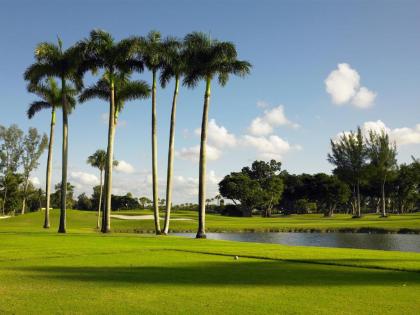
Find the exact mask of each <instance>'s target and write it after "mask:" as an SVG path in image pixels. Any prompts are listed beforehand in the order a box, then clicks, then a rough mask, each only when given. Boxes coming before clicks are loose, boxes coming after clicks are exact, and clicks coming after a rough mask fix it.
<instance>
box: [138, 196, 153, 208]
mask: <svg viewBox="0 0 420 315" xmlns="http://www.w3.org/2000/svg"><path fill="white" fill-rule="evenodd" d="M152 203H153V202H152V200H150V199H149V198H147V197H140V198H139V204H140V207H141V209H146V207H149V206H150V205H151V204H152Z"/></svg>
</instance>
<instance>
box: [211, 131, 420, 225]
mask: <svg viewBox="0 0 420 315" xmlns="http://www.w3.org/2000/svg"><path fill="white" fill-rule="evenodd" d="M396 155H397V149H396V145H395V143H392V142H391V141H390V139H389V136H388V135H387V134H386V133H385V131H379V132H375V131H370V132H369V133H368V134H367V135H366V136H364V135H363V134H362V131H361V129H360V128H358V129H357V130H356V131H351V132H349V133H343V134H342V135H340V136H339V137H338V138H337V139H332V140H331V153H329V154H328V161H329V162H330V163H331V164H332V165H334V166H335V168H334V169H333V174H332V175H328V174H325V173H318V174H314V175H311V174H299V175H294V174H289V173H288V172H287V171H285V170H283V171H282V170H281V163H280V162H277V161H275V160H272V161H270V162H264V161H255V162H254V163H253V164H252V166H251V167H244V168H242V170H241V171H240V172H232V173H230V174H229V175H226V176H225V177H224V178H223V180H222V181H221V182H220V183H219V191H220V194H221V195H222V196H223V197H224V198H227V199H229V200H231V202H232V204H231V205H226V206H225V207H224V208H223V209H220V210H221V212H222V213H225V214H228V215H240V216H251V215H252V213H255V212H256V213H260V214H262V215H263V216H266V217H270V216H271V215H272V213H273V211H274V212H276V213H282V214H292V213H316V212H321V213H324V215H325V216H332V215H333V214H334V212H341V213H348V214H351V215H352V216H353V217H354V218H359V217H361V216H362V214H363V213H369V212H373V213H378V214H380V216H382V217H386V216H387V215H388V212H393V213H398V214H400V213H406V212H412V211H418V210H419V209H420V160H418V159H415V158H414V157H413V158H412V162H411V163H408V164H406V163H405V164H401V165H397V160H396Z"/></svg>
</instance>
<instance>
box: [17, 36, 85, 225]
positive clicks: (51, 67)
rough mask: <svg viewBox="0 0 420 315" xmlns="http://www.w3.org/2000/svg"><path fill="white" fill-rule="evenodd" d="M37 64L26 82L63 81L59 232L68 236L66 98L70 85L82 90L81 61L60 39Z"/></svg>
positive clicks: (43, 50)
mask: <svg viewBox="0 0 420 315" xmlns="http://www.w3.org/2000/svg"><path fill="white" fill-rule="evenodd" d="M35 58H36V62H35V63H34V64H32V65H31V66H29V68H28V69H27V70H26V71H25V75H24V76H25V79H26V80H28V81H30V84H33V85H36V84H38V83H39V82H41V81H42V80H43V79H46V78H48V77H56V78H58V79H59V80H61V97H62V100H61V107H62V112H63V143H62V163H61V167H62V172H61V200H60V203H61V204H60V224H59V227H58V232H59V233H66V196H67V166H68V114H69V111H70V105H69V104H68V99H67V95H68V93H67V86H68V84H67V83H69V84H71V83H73V84H74V86H75V88H77V89H78V90H79V89H81V88H82V86H83V82H82V78H81V76H80V74H79V72H78V69H79V65H80V61H81V60H82V59H81V55H80V50H79V49H78V47H77V46H73V47H70V48H68V49H66V50H63V43H62V41H61V39H60V38H58V44H57V45H56V44H53V43H47V42H44V43H40V44H39V45H38V46H37V48H36V49H35Z"/></svg>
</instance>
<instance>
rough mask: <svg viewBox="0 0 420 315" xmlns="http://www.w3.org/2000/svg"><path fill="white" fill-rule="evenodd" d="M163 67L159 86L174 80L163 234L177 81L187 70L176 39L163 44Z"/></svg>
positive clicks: (167, 219) (166, 227) (168, 199)
mask: <svg viewBox="0 0 420 315" xmlns="http://www.w3.org/2000/svg"><path fill="white" fill-rule="evenodd" d="M164 52H165V53H164V56H163V59H164V61H163V66H162V72H161V75H160V84H161V86H162V88H165V87H166V85H167V84H168V83H169V81H170V80H171V78H174V79H175V87H174V93H173V97H172V110H171V122H170V131H169V149H168V168H167V176H166V213H165V225H164V228H163V234H165V235H166V234H168V232H169V222H170V216H171V207H172V177H173V168H174V147H175V120H176V105H177V98H178V91H179V80H180V78H181V76H182V75H183V74H184V73H185V70H186V68H187V63H186V58H185V52H184V49H183V44H182V43H181V42H180V41H178V40H176V39H168V40H167V41H166V42H165V43H164Z"/></svg>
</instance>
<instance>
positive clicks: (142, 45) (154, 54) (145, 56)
mask: <svg viewBox="0 0 420 315" xmlns="http://www.w3.org/2000/svg"><path fill="white" fill-rule="evenodd" d="M137 43H138V52H139V56H140V59H141V60H142V61H143V62H144V64H145V65H146V67H147V69H149V71H150V72H152V180H153V215H154V220H155V232H156V234H161V229H160V221H159V220H160V219H159V204H158V203H159V200H158V199H159V197H158V196H159V193H158V172H157V160H158V157H157V113H156V107H157V104H156V84H157V73H158V71H159V69H161V68H162V65H163V60H164V55H165V47H164V45H163V43H162V39H161V34H160V32H158V31H151V32H149V34H147V36H146V37H145V38H137Z"/></svg>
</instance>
